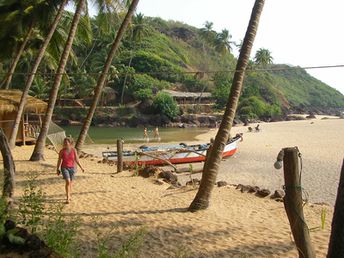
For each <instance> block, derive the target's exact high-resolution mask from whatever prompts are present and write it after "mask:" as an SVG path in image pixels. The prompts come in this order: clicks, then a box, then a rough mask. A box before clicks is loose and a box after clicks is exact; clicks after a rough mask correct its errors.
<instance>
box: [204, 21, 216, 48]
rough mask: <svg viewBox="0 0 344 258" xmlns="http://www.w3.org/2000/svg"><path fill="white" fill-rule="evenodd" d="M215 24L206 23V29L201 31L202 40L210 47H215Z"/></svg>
mask: <svg viewBox="0 0 344 258" xmlns="http://www.w3.org/2000/svg"><path fill="white" fill-rule="evenodd" d="M213 26H214V23H212V22H209V21H206V22H205V23H204V27H203V28H201V30H200V35H201V37H202V39H203V40H204V41H205V42H206V43H208V44H209V45H210V46H213V45H214V41H215V38H216V31H214V30H213Z"/></svg>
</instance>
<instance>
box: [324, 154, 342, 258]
mask: <svg viewBox="0 0 344 258" xmlns="http://www.w3.org/2000/svg"><path fill="white" fill-rule="evenodd" d="M327 257H328V258H337V257H338V258H340V257H344V160H343V164H342V171H341V175H340V180H339V185H338V191H337V199H336V204H335V206H334V213H333V219H332V230H331V237H330V243H329V246H328V252H327Z"/></svg>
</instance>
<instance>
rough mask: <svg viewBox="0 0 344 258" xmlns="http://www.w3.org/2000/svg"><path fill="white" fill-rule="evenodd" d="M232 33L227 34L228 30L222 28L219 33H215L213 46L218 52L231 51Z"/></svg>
mask: <svg viewBox="0 0 344 258" xmlns="http://www.w3.org/2000/svg"><path fill="white" fill-rule="evenodd" d="M231 38H232V35H231V34H229V31H228V30H226V29H223V30H222V31H221V32H220V33H219V34H217V35H216V38H215V41H214V46H215V50H216V51H217V52H219V53H220V54H222V55H224V54H226V53H230V52H232V43H234V42H232V41H230V40H231Z"/></svg>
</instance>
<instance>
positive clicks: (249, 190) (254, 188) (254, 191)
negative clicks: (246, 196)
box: [247, 186, 259, 193]
mask: <svg viewBox="0 0 344 258" xmlns="http://www.w3.org/2000/svg"><path fill="white" fill-rule="evenodd" d="M258 191H259V187H258V186H250V188H249V189H248V191H247V192H248V193H256V192H258Z"/></svg>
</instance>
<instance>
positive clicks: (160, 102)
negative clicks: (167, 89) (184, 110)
mask: <svg viewBox="0 0 344 258" xmlns="http://www.w3.org/2000/svg"><path fill="white" fill-rule="evenodd" d="M153 107H154V109H155V111H156V113H160V114H162V115H166V116H167V117H168V118H170V119H173V118H175V117H177V116H178V115H179V113H180V111H179V108H178V105H177V102H176V101H175V100H174V99H173V98H172V97H171V96H170V95H168V94H167V93H163V92H159V93H158V94H157V95H156V97H155V98H154V99H153Z"/></svg>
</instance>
